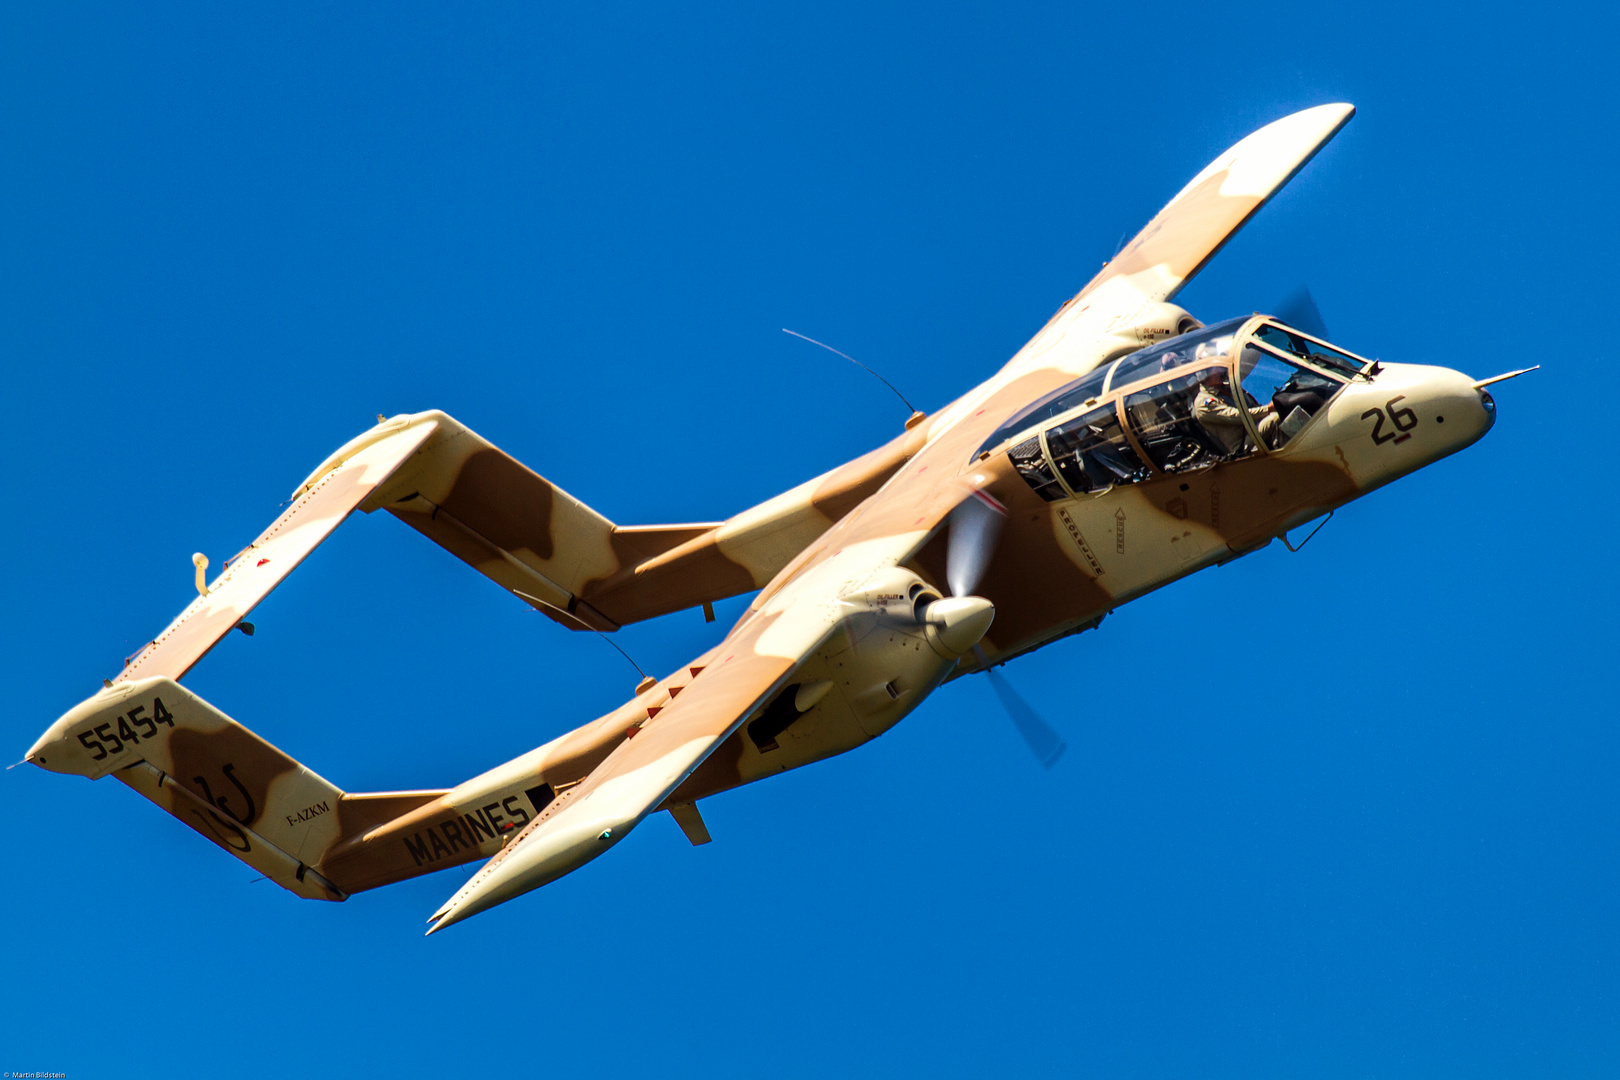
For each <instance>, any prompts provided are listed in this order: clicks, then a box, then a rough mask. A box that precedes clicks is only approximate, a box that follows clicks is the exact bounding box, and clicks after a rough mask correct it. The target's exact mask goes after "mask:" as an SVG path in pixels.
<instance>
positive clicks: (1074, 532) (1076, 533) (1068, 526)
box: [1057, 506, 1104, 577]
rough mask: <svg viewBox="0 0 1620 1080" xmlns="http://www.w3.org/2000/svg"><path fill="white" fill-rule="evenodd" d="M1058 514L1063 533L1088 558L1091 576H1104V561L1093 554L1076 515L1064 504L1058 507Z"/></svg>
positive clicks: (1081, 554)
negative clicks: (1076, 520)
mask: <svg viewBox="0 0 1620 1080" xmlns="http://www.w3.org/2000/svg"><path fill="white" fill-rule="evenodd" d="M1057 516H1058V520H1059V521H1060V522H1062V523H1063V534H1064V535H1065V536H1067V537H1068V538H1069V542H1070V543H1071V544H1072V545H1073V546H1074V549H1075V550H1076V551H1078V552H1079V553H1080V556H1081V557H1082V558H1084V559H1085V560H1086V565H1087V566H1089V567H1091V576H1092V577H1102V576H1103V572H1104V571H1103V568H1102V563H1100V562H1098V561H1097V556H1096V555H1094V554H1092V552H1091V545H1090V544H1088V543H1086V537H1085V534H1084V533H1082V532H1081V531H1080V526H1079V525H1077V524H1075V520H1074V517H1073V516H1072V515H1071V514H1070V513H1069V511H1068V509H1067V508H1066V507H1062V506H1060V507H1058V511H1057Z"/></svg>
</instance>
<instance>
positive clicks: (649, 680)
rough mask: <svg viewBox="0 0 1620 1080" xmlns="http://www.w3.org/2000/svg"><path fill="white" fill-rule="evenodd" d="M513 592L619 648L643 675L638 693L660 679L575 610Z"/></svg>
mask: <svg viewBox="0 0 1620 1080" xmlns="http://www.w3.org/2000/svg"><path fill="white" fill-rule="evenodd" d="M512 592H513V594H514V595H517V596H521V597H523V599H525V600H527V601H528V602H529V603H531V604H538V605H539V606H540V607H543V608H545V609H546V610H547V611H555V612H556V613H557V614H559V615H561V616H562V617H563V618H565V619H567V620H568V621H569V622H571V623H576V624H578V626H579V628H580V629H581V630H589V631H590V632H591V633H593V634H595V635H596V636H597V637H599V638H601V639H602V640H603V641H605V642H607V643H608V644H609V645H611V646H613V647H614V648H615V649H618V651H619V655H620V656H622V657H624V658H625V659H626V660H629V661H630V666H631V667H633V668H635V669H636V673H637V674H639V675H640V676H641V682H640V683H638V684H637V685H636V693H638V694H639V693H641V692H643V691H644V690H646V689H647V687H649V686H654V685H656V684H657V682H658V680H657V679H655V678H653V677H652V676H651V675H649V674H647V673H646V672H645V671H642V670H641V665H640V664H638V663H636V662H635V661H634V660H633V659H631V657H630V654H629V653H627V652H625V651H624V650H623V649H621V648H619V643H618V642H617V641H614V640H613V639H612V638H610V637H608V636H607V635H606V634H604V633H602V631H600V630H598V629H597V628H596V627H594V626H592V625H591V624H590V623H588V622H586V621H585V620H584V619H582V618H580V617H579V616H578V615H575V614H574V613H573V612H571V611H568V610H567V609H565V608H560V607H558V606H557V605H556V604H548V603H546V602H545V601H544V600H542V599H540V598H539V597H538V596H530V595H529V594H528V593H526V592H523V591H522V590H521V589H513V590H512Z"/></svg>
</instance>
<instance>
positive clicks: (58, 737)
mask: <svg viewBox="0 0 1620 1080" xmlns="http://www.w3.org/2000/svg"><path fill="white" fill-rule="evenodd" d="M27 760H29V761H31V762H33V763H34V764H36V765H38V766H40V767H41V768H44V769H49V770H50V771H51V772H60V773H71V774H75V775H79V776H86V777H89V778H90V779H92V780H97V779H100V778H101V777H103V776H108V775H111V776H113V777H115V778H116V779H118V780H119V781H121V782H122V783H124V784H127V785H128V786H129V787H131V788H134V789H135V790H136V791H137V792H139V793H140V794H141V795H143V796H145V797H146V798H147V799H150V800H151V801H152V802H154V803H156V804H157V805H158V806H159V807H161V808H162V809H164V810H166V811H168V812H169V813H170V814H172V815H174V816H175V817H177V818H179V819H180V820H181V821H183V822H185V823H186V824H187V825H189V826H190V827H191V828H192V829H194V830H196V831H197V832H198V833H199V834H201V835H202V836H204V837H205V838H207V839H208V840H211V841H212V842H213V843H215V844H216V845H218V846H219V847H221V848H223V849H224V850H226V851H228V852H230V853H231V854H232V855H234V856H236V857H237V858H238V859H241V860H242V861H243V862H245V863H247V864H248V865H249V866H251V867H253V868H254V869H255V870H257V871H259V872H260V873H261V874H263V875H264V876H265V877H267V878H269V879H270V880H271V881H274V882H275V883H276V884H278V885H280V886H282V887H283V888H285V889H288V890H290V891H292V892H294V893H297V894H298V895H299V896H303V897H307V898H309V899H314V900H343V899H346V898H347V897H348V893H346V892H345V891H344V890H343V889H341V888H339V887H338V886H337V885H335V884H333V883H332V882H331V881H329V880H327V879H326V878H325V877H323V876H322V875H321V873H320V872H319V871H318V870H317V869H315V868H316V867H318V866H319V865H320V863H321V860H322V858H323V856H324V855H325V854H326V852H327V851H328V850H329V849H331V848H332V847H333V846H335V845H336V844H337V843H338V842H339V841H341V840H343V839H344V838H346V837H349V836H353V835H356V834H357V833H359V832H362V831H364V830H366V829H369V828H371V827H372V826H374V825H375V824H377V823H378V822H379V821H382V820H387V819H389V818H392V817H395V816H397V815H399V814H403V813H406V812H408V811H410V810H412V809H414V808H416V807H418V806H420V805H422V804H424V803H428V802H431V801H433V800H434V799H436V798H438V797H439V796H440V795H442V794H444V793H443V792H442V791H414V792H400V793H397V794H393V795H386V796H378V795H370V796H363V797H359V798H354V797H348V796H345V794H344V793H343V792H342V791H341V790H339V789H338V788H337V787H336V786H335V785H334V784H332V783H331V782H330V781H328V780H326V779H325V778H323V777H321V776H320V775H319V774H317V773H315V772H313V771H311V770H310V769H308V768H306V767H304V766H303V765H301V764H299V763H298V762H297V761H295V760H293V759H292V758H291V757H289V756H287V755H286V754H284V753H283V752H282V751H280V750H278V749H276V747H274V746H272V745H270V744H269V743H268V742H266V741H265V740H263V739H261V738H259V736H257V735H255V734H254V733H253V732H251V731H249V730H248V729H247V728H245V727H243V726H242V725H241V724H238V723H237V722H236V721H234V720H232V719H231V718H230V717H228V716H226V715H225V714H224V713H222V712H220V711H219V710H218V709H216V708H214V707H213V706H212V705H210V704H209V703H208V702H206V701H204V700H203V699H202V698H200V697H198V696H197V695H196V694H193V693H192V692H191V691H189V690H187V689H185V688H184V687H182V686H180V684H178V683H176V682H175V681H174V680H172V679H169V678H167V677H163V676H159V677H156V678H150V679H139V680H132V681H129V682H123V683H119V684H116V685H114V686H110V687H108V688H107V689H105V690H103V691H101V692H100V693H98V694H96V695H95V696H94V697H92V698H90V699H89V700H87V701H85V702H83V703H81V704H80V705H78V706H77V707H75V708H73V709H71V710H69V711H68V712H67V713H66V714H65V715H63V716H62V718H61V719H59V720H57V721H56V723H54V724H52V725H51V726H50V728H49V729H47V730H46V732H45V734H44V735H42V736H40V738H39V741H37V742H36V743H35V744H34V745H33V747H32V748H30V749H29V751H28V758H27Z"/></svg>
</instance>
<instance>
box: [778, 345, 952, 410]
mask: <svg viewBox="0 0 1620 1080" xmlns="http://www.w3.org/2000/svg"><path fill="white" fill-rule="evenodd" d="M782 333H784V334H792V335H793V336H794V337H796V338H798V339H800V340H801V341H808V342H809V343H810V344H812V345H820V346H821V347H822V348H823V349H826V350H827V351H828V352H830V353H837V354H838V355H839V356H842V357H843V358H844V359H845V360H848V361H849V362H850V363H852V364H854V365H855V366H856V367H858V368H860V369H861V370H862V371H864V372H866V373H867V374H868V375H870V376H872V378H874V379H876V380H877V381H878V382H880V383H882V384H883V385H884V386H887V387H888V388H889V389H890V390H894V396H895V397H897V398H899V399H900V401H901V403H902V404H904V405H905V407H906V408H908V409H910V410H911V414H912V415H913V416H920V415H922V414H921V412H920V411H919V410H918V409H917V407H916V406H915V405H913V404H912V403H911V402H909V401H907V400H906V395H904V394H902V393H901V392H900V391H898V390H895V388H894V383H892V382H890V381H889V380H888V379H885V378H884V377H883V376H881V375H879V374H878V373H877V372H875V371H873V370H872V369H871V368H869V367H867V366H866V365H865V364H863V363H861V362H860V361H859V360H857V359H855V358H854V357H853V356H851V355H849V353H847V352H840V351H839V350H838V349H835V348H833V347H832V346H831V345H828V344H827V343H826V342H825V341H817V340H816V339H815V338H813V337H806V336H805V335H804V334H801V333H799V332H798V331H797V330H789V329H788V328H787V327H785V326H784V327H782ZM906 426H907V427H910V426H911V424H910V423H909V422H908V423H907V424H906Z"/></svg>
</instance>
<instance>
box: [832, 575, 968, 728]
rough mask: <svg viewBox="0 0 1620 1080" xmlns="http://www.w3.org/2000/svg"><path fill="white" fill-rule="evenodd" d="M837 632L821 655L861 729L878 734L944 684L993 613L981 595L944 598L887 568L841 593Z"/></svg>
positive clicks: (917, 580) (914, 577)
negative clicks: (840, 628) (844, 613)
mask: <svg viewBox="0 0 1620 1080" xmlns="http://www.w3.org/2000/svg"><path fill="white" fill-rule="evenodd" d="M843 603H844V606H845V608H846V610H847V611H848V613H849V614H848V616H847V617H846V619H845V621H844V627H843V632H842V633H841V634H839V635H837V636H836V637H834V639H833V640H832V641H831V642H829V643H828V645H827V646H826V648H825V649H823V650H822V653H821V656H822V659H824V660H825V661H826V662H827V664H828V667H829V668H830V669H831V672H832V674H833V675H834V681H835V682H836V683H837V685H838V688H839V689H840V690H841V691H842V695H843V698H844V700H845V701H847V702H848V703H849V706H850V708H851V709H852V710H853V711H854V713H855V715H856V718H857V720H858V721H859V723H860V725H861V728H862V730H864V731H865V732H866V733H867V734H868V735H874V736H875V735H880V734H882V733H883V732H885V731H887V730H888V729H889V728H891V727H893V726H894V725H895V724H897V723H898V722H899V721H900V720H901V718H903V717H904V716H905V715H906V714H907V713H908V712H910V711H911V710H912V709H913V708H915V707H916V706H917V704H918V702H920V701H921V700H922V699H923V698H924V697H926V696H927V695H928V692H929V691H931V690H933V689H934V687H936V686H938V685H939V684H940V683H941V682H943V681H944V680H945V678H946V676H948V675H950V673H951V670H952V669H953V668H955V667H956V662H957V660H959V659H960V658H961V657H963V656H965V655H966V654H968V653H969V652H971V651H972V650H973V646H975V645H977V644H978V643H979V639H981V638H982V637H984V635H985V632H986V631H987V630H989V629H990V623H991V621H992V620H993V619H994V618H995V608H994V607H993V606H992V605H991V603H990V601H988V600H986V599H984V598H983V597H979V596H962V597H953V598H951V599H945V598H943V597H941V596H940V594H939V591H938V590H937V589H935V588H934V587H933V586H931V585H929V584H928V583H927V582H925V581H923V580H922V579H921V578H920V577H918V576H917V575H916V574H914V573H912V572H911V571H909V570H906V569H904V568H901V567H893V568H891V569H889V570H885V571H883V572H882V573H880V574H878V575H876V576H874V577H873V578H871V579H869V580H868V581H867V582H866V583H865V584H864V585H862V586H861V587H860V588H859V589H857V590H855V591H854V592H851V593H848V594H846V595H845V596H844V597H843Z"/></svg>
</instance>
